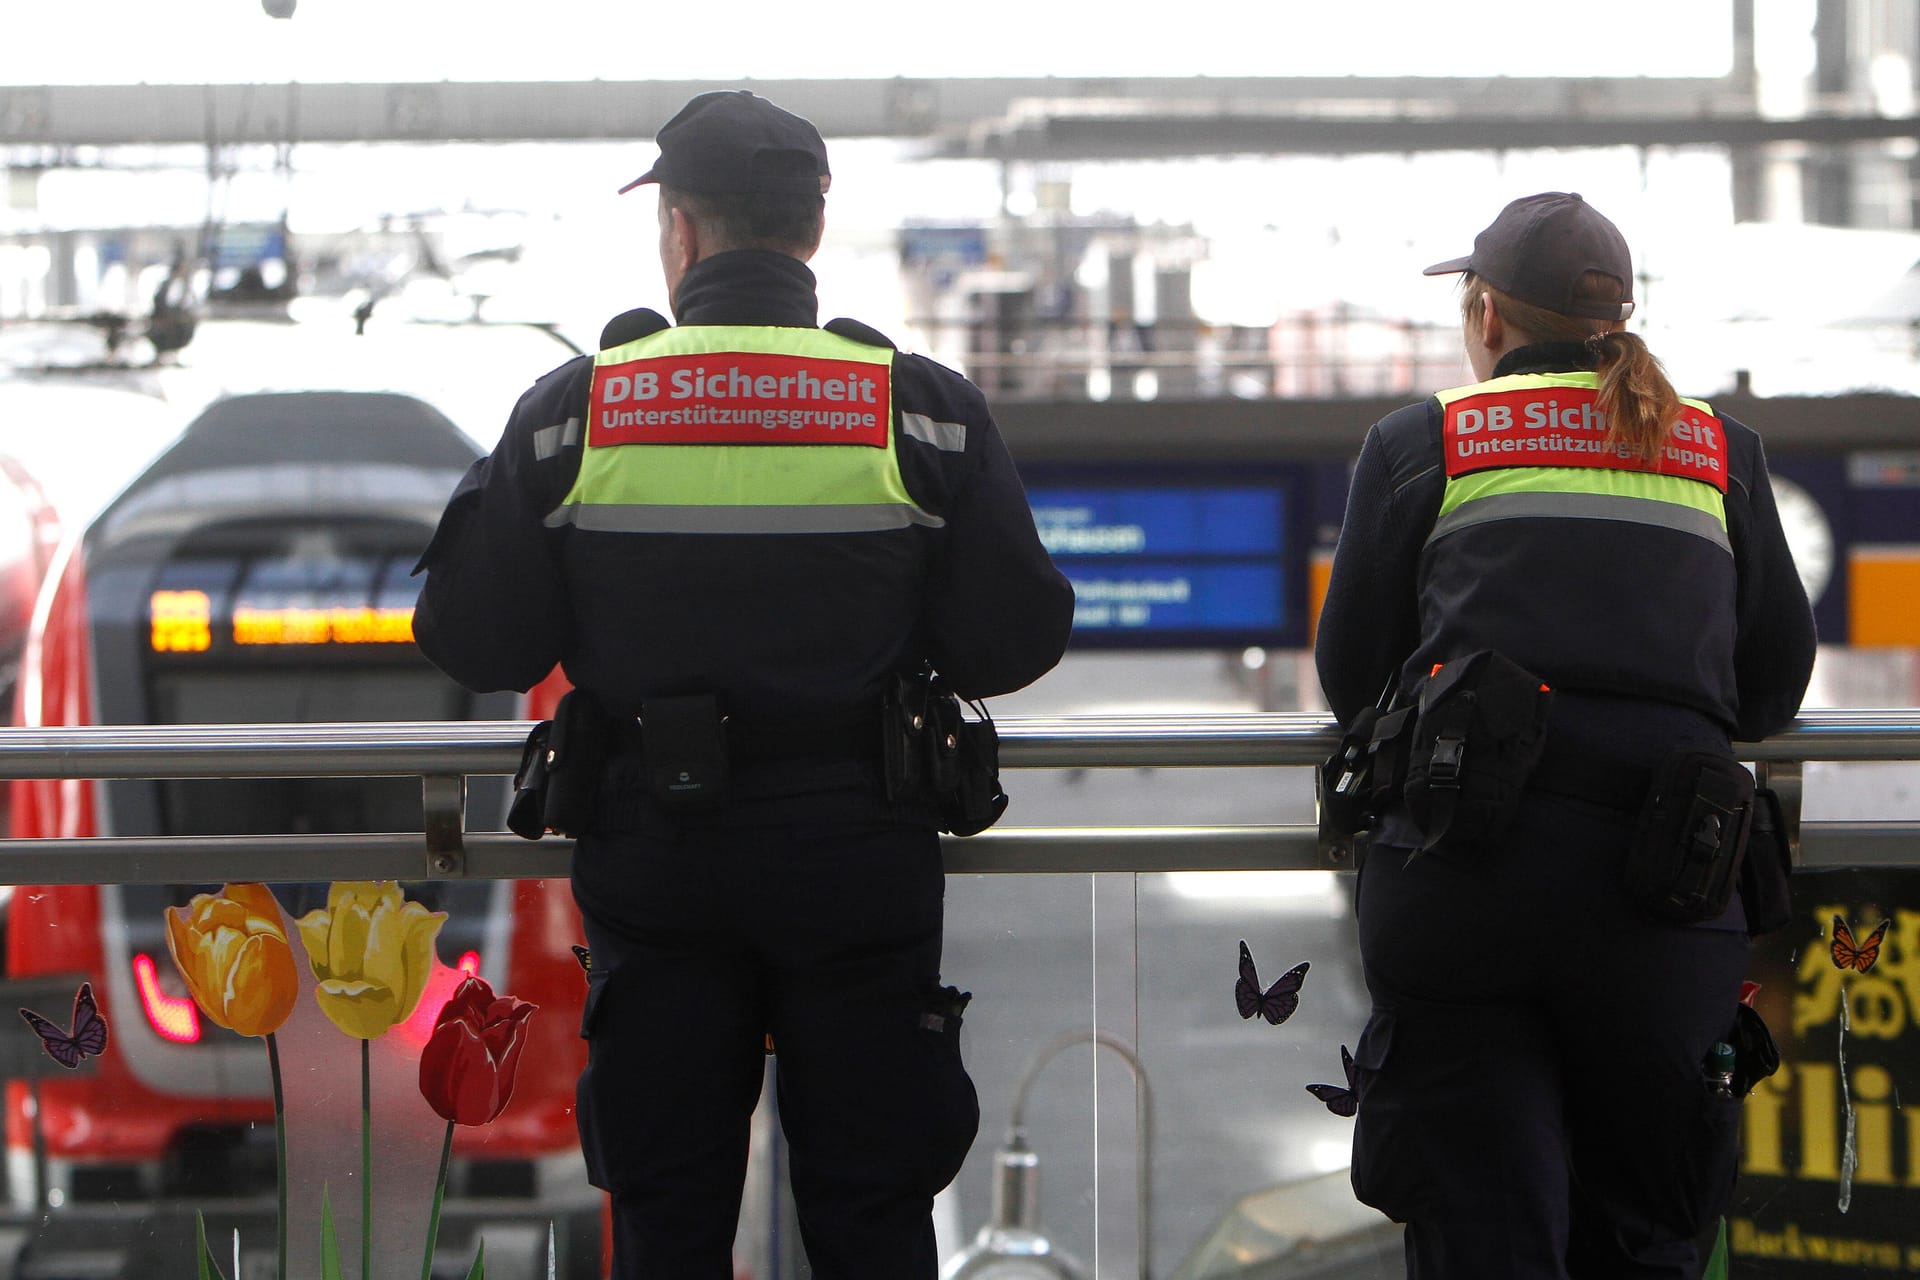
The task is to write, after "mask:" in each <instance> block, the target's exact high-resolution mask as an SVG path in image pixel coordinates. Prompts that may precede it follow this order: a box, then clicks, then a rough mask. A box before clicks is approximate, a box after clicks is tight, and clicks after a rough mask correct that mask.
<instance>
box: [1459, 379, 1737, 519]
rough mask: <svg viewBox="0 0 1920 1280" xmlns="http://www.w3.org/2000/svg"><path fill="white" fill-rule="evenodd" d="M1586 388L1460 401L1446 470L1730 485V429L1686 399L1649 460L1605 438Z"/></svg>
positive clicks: (1721, 488)
mask: <svg viewBox="0 0 1920 1280" xmlns="http://www.w3.org/2000/svg"><path fill="white" fill-rule="evenodd" d="M1594 399H1595V394H1594V392H1593V391H1591V390H1589V389H1587V388H1585V387H1527V388H1525V389H1523V390H1519V391H1495V392H1488V393H1486V394H1484V395H1477V396H1468V397H1466V398H1465V399H1463V400H1455V401H1454V402H1453V403H1452V404H1450V405H1448V406H1447V407H1446V417H1445V420H1444V423H1443V426H1442V436H1443V439H1444V442H1445V449H1446V460H1447V475H1448V476H1449V477H1453V476H1463V475H1467V474H1469V473H1471V472H1474V471H1487V470H1490V469H1493V468H1497V467H1602V468H1606V469H1608V470H1613V471H1650V472H1654V473H1657V474H1659V475H1665V476H1681V477H1684V478H1685V479H1688V480H1698V481H1700V482H1702V483H1703V484H1710V485H1712V486H1713V487H1714V488H1716V489H1718V490H1719V491H1720V492H1721V493H1725V492H1726V491H1727V433H1726V430H1725V429H1724V428H1723V427H1722V426H1721V424H1720V419H1718V418H1716V417H1714V416H1713V415H1712V414H1710V413H1702V412H1701V411H1700V410H1698V409H1695V408H1693V407H1691V406H1689V405H1682V406H1681V407H1680V417H1679V419H1678V420H1677V421H1676V422H1675V423H1674V425H1673V430H1672V431H1671V432H1669V433H1668V436H1667V443H1666V447H1665V448H1664V449H1662V450H1661V453H1660V456H1659V457H1658V458H1656V459H1654V460H1653V461H1652V462H1648V461H1646V460H1644V459H1641V458H1637V457H1634V456H1632V455H1630V454H1623V453H1622V451H1621V449H1620V448H1618V447H1615V446H1609V445H1607V444H1606V443H1605V442H1606V437H1607V420H1606V415H1605V414H1603V413H1601V412H1600V410H1599V409H1598V408H1596V407H1595V405H1594Z"/></svg>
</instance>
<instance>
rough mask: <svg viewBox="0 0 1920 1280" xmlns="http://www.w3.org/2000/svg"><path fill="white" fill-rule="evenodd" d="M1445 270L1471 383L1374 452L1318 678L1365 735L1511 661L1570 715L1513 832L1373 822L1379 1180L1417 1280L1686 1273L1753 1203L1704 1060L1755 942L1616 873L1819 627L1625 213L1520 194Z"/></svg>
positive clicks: (1781, 682)
mask: <svg viewBox="0 0 1920 1280" xmlns="http://www.w3.org/2000/svg"><path fill="white" fill-rule="evenodd" d="M1449 273H1463V274H1464V280H1463V289H1462V308H1461V309H1462V316H1463V329H1464V333H1465V339H1466V346H1467V356H1468V360H1469V363H1470V364H1471V365H1472V368H1473V371H1474V374H1475V376H1476V377H1477V378H1478V379H1480V381H1479V382H1477V383H1476V384H1475V385H1473V386H1469V387H1464V388H1459V389H1456V390H1451V391H1446V392H1442V393H1440V394H1439V395H1437V396H1435V397H1433V398H1431V399H1429V400H1428V401H1426V402H1425V403H1424V404H1418V405H1412V406H1409V407H1407V408H1404V409H1400V410H1398V411H1396V412H1394V413H1392V414H1389V415H1388V416H1387V417H1385V418H1384V419H1382V420H1381V421H1380V422H1378V423H1377V424H1375V425H1374V427H1373V428H1372V430H1371V431H1370V432H1369V433H1368V435H1367V438H1366V442H1365V445H1364V446H1363V448H1362V450H1361V453H1360V457H1359V460H1358V462H1357V463H1356V466H1355V470H1354V476H1353V482H1352V491H1351V494H1350V496H1349V500H1348V505H1347V512H1346V521H1345V525H1344V527H1343V528H1342V530H1341V535H1340V543H1339V547H1338V550H1337V551H1336V553H1335V556H1334V563H1333V573H1332V578H1331V581H1330V583H1329V586H1328V592H1327V598H1326V604H1325V607H1324V611H1323V613H1322V615H1321V619H1320V624H1319V631H1318V636H1317V640H1316V646H1315V649H1316V660H1317V663H1318V667H1319V673H1320V679H1321V683H1322V685H1323V687H1324V689H1325V691H1326V695H1327V700H1328V703H1329V705H1330V706H1331V707H1332V709H1333V711H1334V713H1335V714H1336V715H1338V716H1339V717H1340V719H1341V721H1342V722H1343V723H1349V724H1350V723H1352V722H1353V720H1354V718H1355V717H1356V715H1357V714H1358V713H1360V712H1361V711H1363V710H1365V709H1366V708H1368V707H1370V706H1371V705H1373V703H1374V701H1375V699H1376V697H1377V696H1378V695H1379V693H1380V691H1381V689H1382V688H1383V686H1387V685H1388V683H1389V681H1391V682H1393V686H1394V688H1395V689H1397V691H1398V693H1399V695H1400V699H1399V700H1400V701H1401V702H1403V703H1404V702H1406V701H1409V700H1410V699H1412V698H1414V697H1416V696H1417V694H1418V692H1419V690H1420V689H1421V687H1422V686H1423V684H1424V683H1425V682H1426V681H1427V679H1428V677H1429V676H1430V674H1431V673H1433V672H1435V671H1437V670H1438V669H1439V666H1440V664H1447V663H1452V662H1455V661H1457V660H1461V659H1464V658H1466V657H1468V655H1471V654H1475V653H1477V652H1479V651H1485V650H1492V651H1495V652H1497V653H1498V654H1500V655H1503V656H1504V658H1506V659H1509V660H1511V661H1512V662H1514V663H1517V664H1518V665H1519V666H1520V667H1521V668H1523V669H1524V670H1525V671H1526V672H1529V673H1532V674H1533V675H1537V677H1538V679H1539V681H1540V682H1542V683H1544V684H1546V685H1548V686H1550V687H1551V690H1552V693H1551V703H1550V705H1551V710H1550V712H1549V713H1548V718H1547V720H1546V723H1545V729H1544V748H1543V754H1542V755H1541V757H1540V759H1539V763H1538V765H1537V766H1536V767H1535V770H1534V772H1533V774H1532V775H1530V780H1529V781H1528V782H1527V784H1526V786H1525V788H1524V790H1522V791H1520V793H1519V796H1518V804H1517V809H1515V810H1514V811H1513V812H1512V814H1511V817H1510V821H1509V825H1507V826H1506V827H1505V828H1504V830H1502V831H1500V832H1499V833H1498V834H1494V835H1481V836H1477V837H1476V836H1473V835H1471V834H1470V835H1468V836H1466V837H1461V836H1460V835H1458V834H1454V835H1451V836H1444V837H1443V838H1440V839H1438V840H1436V839H1435V838H1434V837H1435V835H1436V832H1435V830H1432V829H1428V830H1422V828H1421V827H1420V826H1419V825H1418V824H1416V822H1415V821H1414V818H1413V814H1412V813H1411V812H1410V809H1409V807H1408V805H1406V804H1405V803H1399V804H1396V805H1393V806H1391V807H1389V808H1388V810H1387V811H1386V812H1385V813H1384V814H1383V815H1382V817H1381V820H1380V821H1379V823H1378V824H1377V825H1376V827H1375V831H1374V839H1373V843H1372V846H1371V850H1370V852H1369V855H1368V857H1367V860H1366V864H1365V869H1364V871H1363V873H1362V875H1361V879H1360V885H1359V894H1358V903H1357V913H1358V917H1359V932H1360V948H1361V958H1362V962H1363V965H1364V967H1365V971H1366V977H1367V985H1368V989H1369V992H1370V994H1371V997H1372V1005H1373V1008H1372V1013H1371V1015H1370V1017H1369V1019H1368V1023H1367V1027H1366V1030H1365V1032H1364V1033H1363V1034H1362V1036H1361V1039H1360V1044H1359V1051H1358V1053H1357V1054H1356V1055H1355V1057H1356V1065H1357V1066H1358V1068H1359V1072H1358V1075H1359V1087H1360V1098H1361V1101H1360V1109H1359V1114H1358V1122H1357V1128H1356V1130H1355V1136H1354V1165H1353V1182H1354V1188H1355V1191H1356V1192H1357V1193H1358V1195H1359V1196H1360V1198H1361V1199H1362V1200H1364V1201H1366V1202H1367V1203H1369V1204H1372V1205H1374V1206H1376V1207H1378V1208H1379V1209H1381V1210H1382V1211H1383V1212H1385V1213H1387V1214H1388V1215H1389V1216H1391V1217H1393V1218H1395V1219H1397V1220H1399V1221H1402V1222H1404V1223H1406V1249H1407V1259H1408V1267H1409V1274H1410V1275H1411V1276H1413V1277H1415V1278H1416V1280H1430V1278H1431V1277H1450V1278H1453V1280H1500V1278H1501V1277H1514V1278H1520V1277H1525V1278H1528V1280H1532V1278H1535V1277H1538V1278H1542V1280H1547V1278H1552V1280H1559V1278H1561V1277H1605V1278H1606V1280H1627V1278H1629V1277H1654V1276H1659V1277H1682V1276H1687V1277H1691V1276H1694V1275H1697V1274H1698V1265H1699V1264H1698V1259H1697V1256H1696V1255H1697V1249H1696V1247H1695V1245H1694V1237H1695V1235H1696V1233H1697V1232H1699V1231H1700V1230H1701V1229H1702V1228H1703V1227H1704V1226H1705V1225H1707V1224H1709V1223H1711V1222H1712V1221H1713V1220H1714V1218H1715V1217H1717V1216H1718V1215H1719V1214H1720V1213H1721V1212H1722V1211H1723V1210H1724V1209H1725V1207H1726V1204H1727V1202H1728V1200H1729V1198H1730V1196H1731V1192H1732V1186H1733V1178H1734V1161H1735V1144H1736V1127H1737V1123H1738V1108H1739V1104H1738V1103H1737V1101H1735V1100H1733V1099H1731V1098H1729V1097H1726V1096H1724V1095H1723V1094H1721V1093H1718V1092H1716V1091H1715V1090H1714V1089H1713V1088H1712V1087H1711V1081H1710V1078H1709V1076H1708V1075H1707V1073H1706V1071H1705V1069H1704V1067H1703V1063H1704V1061H1705V1059H1706V1058H1707V1055H1708V1053H1709V1050H1710V1049H1711V1048H1712V1047H1713V1046H1714V1044H1715V1042H1716V1041H1720V1040H1722V1039H1725V1038H1726V1037H1727V1035H1728V1028H1729V1026H1730V1024H1731V1023H1732V1021H1733V1013H1734V1007H1735V1003H1736V1001H1737V998H1738V992H1739V986H1740V981H1741V977H1742V974H1743V972H1744V970H1745V967H1746V961H1747V933H1746V929H1745V924H1746V919H1745V915H1744V913H1743V910H1742V907H1741V903H1740V900H1739V898H1738V897H1737V896H1736V897H1734V898H1733V899H1732V900H1731V901H1730V902H1728V904H1727V905H1726V907H1725V909H1724V910H1723V911H1721V912H1720V913H1719V914H1718V916H1717V917H1715V918H1710V919H1706V920H1703V921H1695V922H1691V923H1676V922H1674V921H1672V920H1669V919H1664V918H1661V917H1659V916H1656V915H1655V914H1653V913H1652V911H1650V910H1649V909H1648V908H1647V907H1646V906H1644V905H1642V901H1641V900H1640V899H1639V898H1636V897H1635V896H1634V894H1633V892H1632V891H1631V890H1630V889H1629V887H1628V884H1627V882H1626V877H1625V875H1624V868H1625V864H1626V862H1627V860H1628V855H1629V849H1630V846H1631V845H1632V843H1633V836H1634V830H1635V820H1636V813H1637V811H1638V810H1639V809H1640V807H1641V801H1642V799H1643V796H1644V794H1645V791H1646V790H1647V786H1648V783H1649V781H1650V779H1651V777H1652V776H1653V771H1654V770H1655V769H1656V767H1657V766H1659V765H1661V763H1662V762H1663V760H1664V759H1665V758H1667V757H1668V755H1669V753H1670V752H1672V751H1674V750H1675V749H1677V748H1678V749H1691V750H1692V751H1694V752H1697V753H1704V755H1705V757H1706V758H1707V760H1708V763H1709V764H1710V765H1719V766H1720V767H1722V768H1724V767H1725V766H1724V764H1722V763H1721V762H1723V761H1726V762H1731V761H1732V760H1733V757H1732V752H1731V749H1730V746H1729V743H1730V741H1733V740H1740V741H1746V740H1753V739H1758V738H1761V737H1764V736H1765V735H1767V734H1769V733H1772V732H1775V731H1777V730H1779V729H1781V728H1783V727H1784V726H1785V725H1787V724H1788V722H1789V721H1790V720H1791V719H1792V718H1793V716H1794V714H1795V713H1796V711H1797V710H1798V708H1799V705H1800V699H1801V696H1802V695H1803V693H1804V692H1805V690H1806V685H1807V680H1808V677H1809V675H1810V673H1811V670H1812V664H1813V654H1814V631H1813V620H1812V615H1811V611H1810V610H1809V608H1808V605H1807V599H1806V595H1805V593H1804V592H1803V590H1802V588H1801V585H1800V580H1799V578H1798V576H1797V575H1796V573H1795V571H1794V565H1793V560H1792V557H1791V554H1790V553H1789V551H1788V548H1787V544H1786V540H1785V537H1784V535H1783V533H1782V532H1781V527H1780V522H1779V518H1778V515H1777V513H1776V511H1775V508H1774V500H1773V493H1772V489H1771V487H1770V485H1769V482H1768V478H1767V467H1766V461H1765V458H1764V456H1763V454H1762V452H1761V447H1760V440H1759V437H1758V436H1757V435H1755V433H1754V432H1753V431H1752V430H1750V429H1749V428H1747V427H1745V426H1743V425H1741V424H1740V423H1738V422H1736V421H1734V420H1733V419H1731V418H1727V417H1725V416H1719V415H1715V414H1714V413H1713V411H1712V410H1711V409H1710V408H1709V407H1708V406H1707V405H1705V404H1703V403H1701V402H1698V401H1692V400H1681V399H1679V398H1678V397H1677V396H1676V395H1675V393H1674V390H1673V388H1672V386H1671V385H1670V384H1669V383H1668V381H1667V378H1666V375H1665V373H1664V372H1663V371H1662V369H1661V366H1660V365H1659V363H1658V362H1657V361H1656V360H1655V359H1654V357H1653V356H1652V354H1651V353H1650V352H1649V351H1648V350H1647V347H1646V345H1645V343H1644V342H1642V341H1641V339H1640V338H1639V337H1637V336H1635V335H1634V334H1631V333H1628V332H1626V331H1625V328H1624V322H1625V320H1626V319H1627V317H1628V316H1629V315H1630V314H1631V313H1632V310H1633V303H1632V300H1631V298H1632V294H1631V289H1632V280H1633V268H1632V263H1631V258H1630V255H1629V252H1628V249H1627V245H1626V242H1625V240H1624V239H1623V238H1622V237H1621V235H1620V233H1619V231H1618V230H1617V229H1616V228H1615V227H1614V225H1613V224H1612V223H1611V222H1610V221H1608V220H1607V219H1606V218H1605V217H1603V216H1602V215H1601V214H1600V213H1599V212H1598V211H1596V210H1595V209H1594V208H1593V207H1592V206H1590V205H1588V204H1587V203H1585V202H1584V201H1583V200H1582V199H1581V198H1580V197H1579V196H1578V195H1571V194H1566V193H1561V192H1546V193H1543V194H1540V195H1534V196H1529V197H1526V198H1524V199H1520V200H1515V201H1514V202H1513V203H1511V204H1509V205H1508V206H1507V207H1506V208H1505V209H1504V210H1503V211H1502V212H1501V214H1500V216H1499V217H1498V218H1497V219H1495V220H1494V222H1493V223H1492V225H1490V226H1489V227H1487V229H1486V230H1485V231H1483V232H1481V233H1480V235H1479V236H1478V237H1477V238H1476V239H1475V241H1474V247H1473V252H1472V253H1471V254H1469V255H1467V256H1466V257H1463V258H1457V259H1454V260H1452V261H1448V262H1442V263H1439V264H1437V265H1435V266H1432V267H1429V268H1428V269H1427V274H1429V275H1437V274H1449ZM1436 683H1437V680H1436ZM1482 745H1484V744H1482ZM1466 750H1467V754H1468V756H1469V757H1471V756H1472V755H1473V753H1474V750H1475V743H1474V742H1473V741H1472V740H1471V738H1469V740H1468V744H1467V748H1466ZM1483 754H1484V753H1483ZM1427 816H1428V819H1429V827H1431V826H1432V822H1431V814H1428V815H1427ZM1423 846H1427V847H1429V851H1427V852H1422V851H1421V850H1422V848H1423Z"/></svg>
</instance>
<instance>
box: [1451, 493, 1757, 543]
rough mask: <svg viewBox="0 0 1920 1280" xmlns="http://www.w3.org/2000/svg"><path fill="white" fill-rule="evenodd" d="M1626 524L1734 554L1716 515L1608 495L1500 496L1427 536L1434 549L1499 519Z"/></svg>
mask: <svg viewBox="0 0 1920 1280" xmlns="http://www.w3.org/2000/svg"><path fill="white" fill-rule="evenodd" d="M1541 519H1545V520H1621V521H1625V522H1627V523H1630V524H1644V525H1653V526H1654V527H1656V528H1661V529H1672V530H1675V531H1676V532H1679V533H1690V534H1693V535H1694V536H1695V537H1699V538H1705V539H1706V540H1707V541H1708V542H1711V543H1712V544H1713V545H1714V546H1716V547H1719V548H1720V549H1721V550H1722V551H1725V552H1728V553H1729V554H1731V553H1732V551H1733V545H1732V544H1731V543H1730V542H1729V541H1728V540H1727V531H1726V528H1725V526H1724V525H1723V524H1722V523H1721V522H1720V521H1717V520H1715V519H1714V517H1713V515H1712V514H1711V513H1709V512H1706V511H1701V510H1698V509H1696V508H1694V507H1683V506H1678V505H1676V504H1674V503H1671V502H1662V501H1659V500H1658V499H1648V498H1633V497H1627V496H1625V495H1621V494H1608V493H1500V494H1494V495H1492V496H1490V497H1486V498H1481V499H1479V500H1478V501H1475V502H1472V503H1469V504H1467V505H1466V506H1463V507H1461V508H1460V509H1459V510H1457V511H1455V512H1453V513H1452V514H1451V515H1448V516H1445V517H1442V518H1441V520H1440V521H1439V522H1438V523H1436V524H1435V525H1434V526H1433V532H1432V533H1430V534H1428V535H1427V542H1428V544H1429V545H1431V544H1432V543H1434V542H1436V541H1438V540H1439V539H1441V538H1444V537H1446V536H1447V535H1448V534H1450V533H1458V532H1459V531H1460V530H1462V529H1466V528H1471V527H1472V526H1474V525H1478V524H1487V523H1489V522H1491V521H1494V520H1541Z"/></svg>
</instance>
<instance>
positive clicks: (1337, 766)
mask: <svg viewBox="0 0 1920 1280" xmlns="http://www.w3.org/2000/svg"><path fill="white" fill-rule="evenodd" d="M1391 695H1392V690H1391V689H1389V690H1388V693H1386V694H1383V695H1382V696H1381V701H1380V705H1378V706H1372V707H1367V708H1366V709H1365V710H1363V711H1361V712H1360V714H1358V715H1356V716H1355V717H1354V718H1353V723H1352V724H1350V725H1348V726H1347V728H1346V730H1345V732H1343V733H1342V734H1341V735H1340V745H1339V746H1338V747H1336V748H1334V752H1333V754H1332V755H1331V756H1328V757H1327V759H1326V760H1325V761H1324V762H1323V763H1322V764H1321V766H1320V814H1321V823H1322V825H1323V826H1324V827H1325V828H1326V829H1327V830H1328V831H1331V832H1333V833H1335V834H1337V835H1343V836H1351V835H1357V834H1358V833H1360V832H1362V831H1366V830H1368V829H1369V828H1371V827H1372V826H1373V824H1374V822H1375V821H1376V820H1378V818H1379V816H1380V811H1381V810H1382V809H1384V808H1385V807H1386V806H1387V805H1389V804H1391V803H1393V801H1394V800H1396V799H1398V798H1399V795H1400V788H1401V785H1402V784H1403V783H1404V782H1405V781H1406V776H1407V740H1408V739H1409V738H1410V737H1411V736H1412V729H1413V714H1414V708H1413V707H1411V706H1406V707H1393V706H1392V705H1391V702H1390V699H1391Z"/></svg>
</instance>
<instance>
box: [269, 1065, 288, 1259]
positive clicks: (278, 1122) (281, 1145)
mask: <svg viewBox="0 0 1920 1280" xmlns="http://www.w3.org/2000/svg"><path fill="white" fill-rule="evenodd" d="M267 1069H268V1071H269V1072H270V1073H271V1074H272V1076H273V1168H274V1176H275V1177H276V1178H277V1179H278V1182H279V1187H280V1226H279V1234H280V1267H279V1270H277V1271H275V1272H274V1273H273V1274H274V1275H275V1277H277V1280H287V1098H286V1094H285V1093H284V1092H283V1091H282V1090H281V1087H280V1044H279V1042H278V1041H277V1040H275V1039H274V1038H273V1032H271V1031H269V1032H267Z"/></svg>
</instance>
